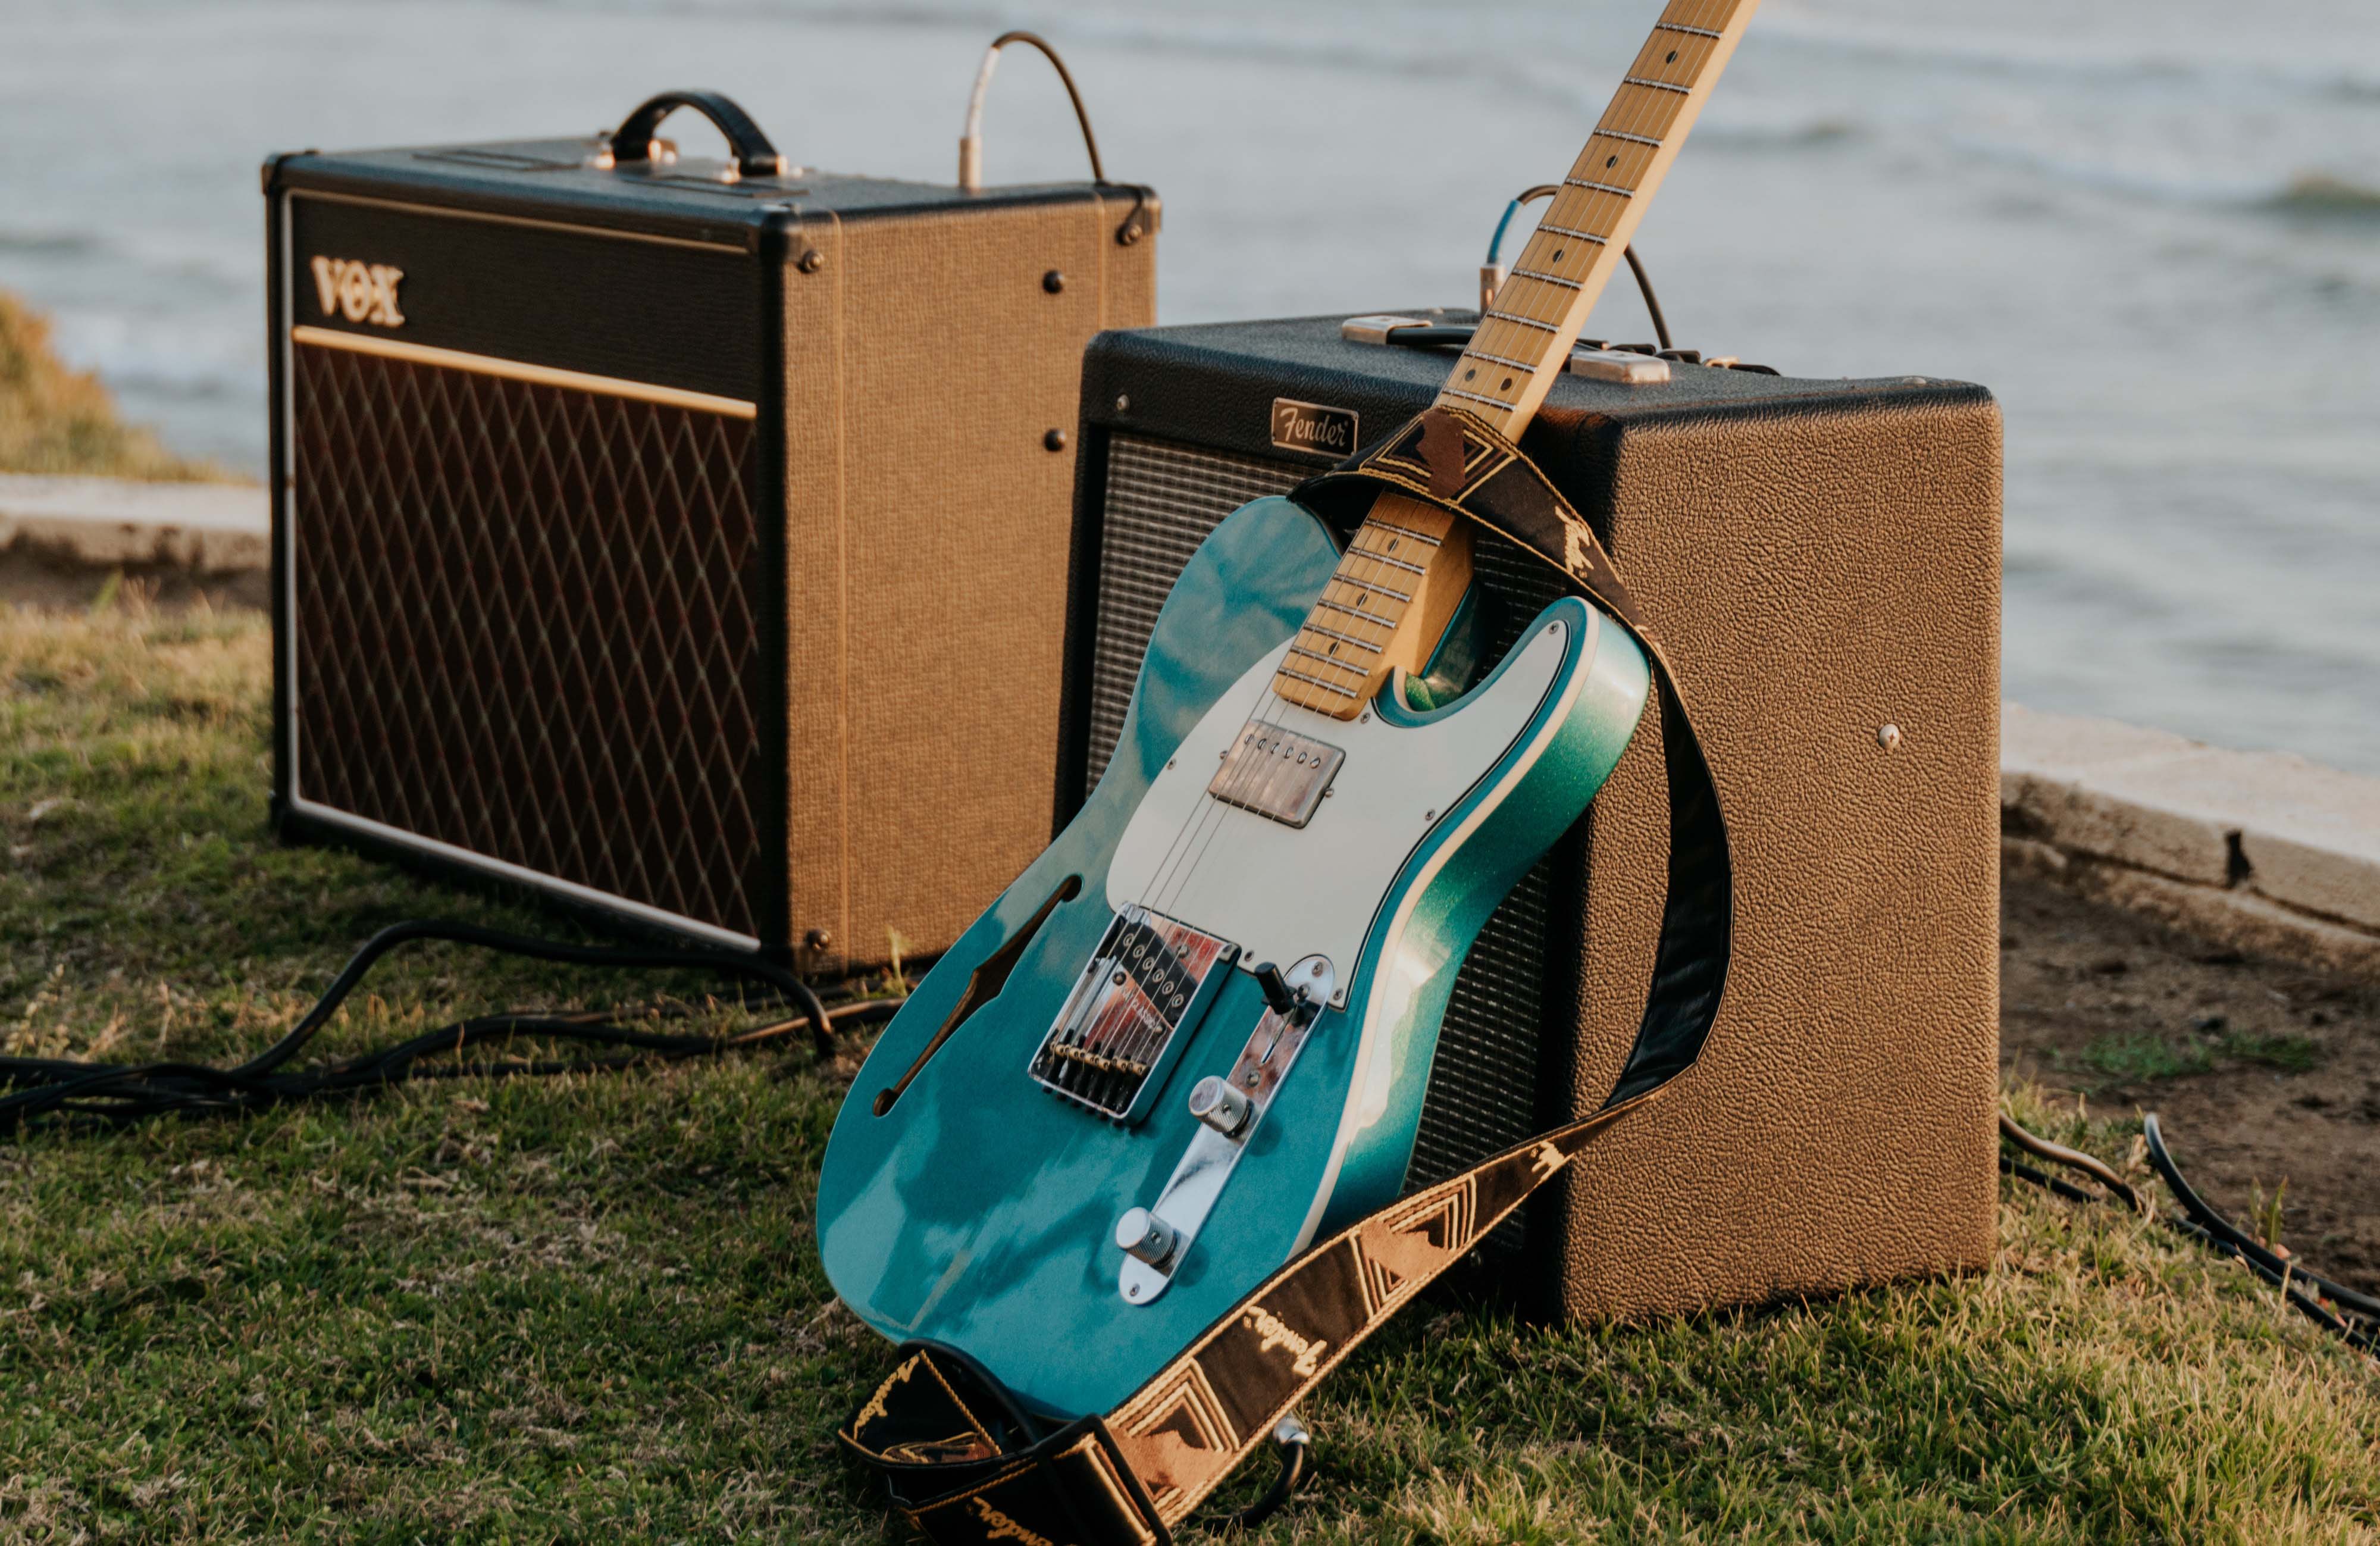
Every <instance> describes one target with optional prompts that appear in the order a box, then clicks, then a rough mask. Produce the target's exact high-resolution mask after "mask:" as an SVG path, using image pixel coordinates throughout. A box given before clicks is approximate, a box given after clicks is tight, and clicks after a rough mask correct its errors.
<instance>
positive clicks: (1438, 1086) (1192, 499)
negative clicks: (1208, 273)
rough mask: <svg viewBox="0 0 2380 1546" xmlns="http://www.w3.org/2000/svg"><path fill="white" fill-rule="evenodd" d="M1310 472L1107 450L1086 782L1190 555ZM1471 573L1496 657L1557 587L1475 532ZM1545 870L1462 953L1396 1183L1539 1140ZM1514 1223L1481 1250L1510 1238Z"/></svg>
mask: <svg viewBox="0 0 2380 1546" xmlns="http://www.w3.org/2000/svg"><path fill="white" fill-rule="evenodd" d="M1312 470H1313V468H1312V466H1311V465H1310V464H1305V465H1293V464H1290V463H1287V462H1276V461H1268V460H1264V459H1261V458H1258V457H1254V456H1236V455H1233V454H1231V453H1228V452H1221V451H1209V450H1206V449H1203V448H1200V447H1194V446H1186V445H1182V444H1174V443H1171V442H1166V441H1160V440H1152V439H1148V438H1146V437H1143V436H1138V435H1123V434H1119V435H1116V436H1114V437H1113V438H1111V440H1110V441H1109V443H1108V472H1107V486H1106V488H1105V490H1104V491H1103V493H1104V496H1105V497H1104V500H1103V504H1102V511H1101V515H1102V526H1101V532H1100V543H1099V603H1098V607H1097V610H1096V613H1095V617H1094V623H1093V627H1094V643H1093V646H1092V648H1093V658H1092V664H1091V676H1090V692H1091V716H1090V780H1089V782H1096V781H1097V780H1098V778H1099V773H1101V772H1102V771H1103V770H1104V769H1105V768H1106V767H1107V762H1108V758H1109V756H1110V754H1111V753H1112V752H1113V751H1114V749H1115V744H1116V741H1117V739H1118V737H1119V736H1122V735H1123V716H1124V710H1125V708H1126V706H1127V705H1128V704H1129V703H1130V701H1131V698H1132V688H1133V682H1134V680H1135V677H1137V676H1138V675H1139V673H1140V662H1141V657H1142V656H1143V655H1144V654H1146V653H1147V650H1148V636H1149V634H1150V633H1151V632H1152V631H1153V630H1154V629H1155V628H1156V627H1157V614H1158V609H1159V608H1160V607H1161V606H1163V605H1164V603H1165V595H1166V592H1167V591H1168V590H1170V589H1172V584H1173V580H1174V578H1175V577H1176V576H1177V575H1179V574H1180V573H1181V572H1182V568H1183V566H1184V565H1185V564H1187V563H1188V562H1189V559H1190V554H1191V553H1192V551H1193V550H1195V549H1196V547H1197V545H1198V543H1199V542H1201V541H1203V540H1204V539H1205V537H1206V536H1207V534H1208V532H1209V531H1212V530H1214V529H1215V527H1216V526H1217V525H1218V524H1219V523H1220V521H1221V520H1222V518H1223V517H1225V516H1227V515H1230V514H1231V513H1232V512H1233V510H1235V509H1237V508H1239V507H1240V506H1241V505H1245V504H1246V503H1247V502H1248V501H1249V500H1251V499H1257V498H1260V497H1262V496H1263V495H1265V494H1269V493H1286V492H1287V491H1288V490H1289V489H1290V488H1291V487H1292V486H1293V485H1294V484H1295V483H1297V482H1298V481H1301V480H1302V479H1304V478H1305V477H1306V476H1307V475H1308V474H1309V473H1310V472H1311V471H1312ZM1475 568H1476V572H1477V574H1478V576H1479V578H1480V579H1481V581H1482V583H1483V584H1484V587H1485V590H1486V592H1487V594H1488V597H1489V598H1491V600H1492V602H1493V603H1494V611H1493V613H1492V616H1493V619H1494V624H1495V627H1494V638H1495V642H1494V651H1495V652H1496V654H1497V655H1501V654H1502V653H1503V652H1504V651H1507V650H1509V649H1511V648H1512V644H1513V643H1514V641H1516V640H1517V639H1519V638H1520V634H1521V630H1522V628H1523V627H1525V626H1526V625H1527V623H1528V622H1529V620H1530V619H1531V618H1533V617H1534V616H1536V614H1537V613H1538V611H1539V610H1541V609H1542V608H1543V607H1544V606H1545V605H1546V604H1547V603H1549V602H1551V601H1553V600H1554V599H1555V598H1556V597H1557V596H1559V595H1560V594H1561V582H1560V579H1559V578H1557V577H1555V575H1554V574H1553V572H1552V571H1551V570H1550V569H1548V568H1547V567H1546V566H1544V565H1543V564H1541V563H1537V562H1535V561H1533V560H1532V559H1530V558H1529V557H1528V556H1527V555H1526V554H1523V553H1522V552H1521V551H1520V550H1519V549H1518V548H1517V547H1515V546H1513V544H1512V543H1511V542H1506V541H1505V540H1504V539H1503V538H1500V537H1498V536H1495V535H1494V534H1492V533H1484V532H1483V533H1481V536H1480V541H1479V542H1478V545H1477V556H1476V560H1475ZM1549 873H1550V866H1549V861H1540V862H1539V863H1538V865H1537V866H1536V868H1535V869H1533V870H1530V871H1529V873H1528V874H1527V875H1526V876H1524V878H1523V879H1522V881H1521V883H1520V884H1519V885H1517V886H1515V887H1514V888H1513V890H1512V895H1510V896H1509V897H1507V898H1506V899H1505V901H1504V903H1503V905H1502V906H1501V907H1498V908H1497V909H1496V912H1495V915H1494V916H1493V917H1492V918H1490V919H1488V926H1487V927H1486V928H1485V929H1483V930H1482V931H1480V934H1479V939H1478V942H1477V943H1475V944H1474V945H1473V946H1472V948H1471V955H1470V956H1469V958H1468V959H1467V960H1465V961H1464V963H1463V970H1462V973H1461V974H1460V975H1459V976H1457V977H1456V979H1455V982H1454V992H1453V995H1452V997H1451V1000H1450V1001H1449V1003H1448V1005H1447V1012H1446V1022H1445V1025H1444V1027H1443V1028H1442V1029H1441V1030H1440V1031H1439V1043H1438V1055H1437V1059H1436V1061H1435V1063H1434V1064H1433V1065H1432V1067H1431V1071H1430V1077H1429V1091H1428V1094H1427V1098H1426V1100H1425V1102H1424V1105H1423V1109H1422V1118H1421V1130H1420V1132H1419V1133H1418V1134H1417V1135H1416V1138H1415V1149H1414V1160H1413V1169H1412V1173H1411V1175H1409V1176H1408V1177H1407V1185H1408V1187H1422V1186H1427V1185H1428V1184H1430V1183H1431V1182H1434V1181H1439V1180H1443V1179H1444V1178H1445V1177H1447V1176H1449V1175H1454V1174H1455V1173H1457V1172H1458V1171H1461V1170H1463V1169H1465V1168H1467V1167H1469V1166H1470V1165H1472V1164H1474V1163H1476V1162H1477V1161H1479V1160H1482V1159H1484V1158H1486V1157H1487V1156H1488V1155H1489V1154H1493V1153H1496V1152H1498V1151H1499V1150H1504V1149H1508V1148H1510V1147H1512V1145H1513V1144H1516V1143H1518V1142H1520V1141H1521V1140H1522V1139H1524V1138H1527V1137H1528V1136H1529V1135H1530V1134H1532V1133H1534V1132H1536V1131H1537V1129H1538V1126H1539V1122H1538V1118H1539V1112H1538V1109H1537V1100H1536V1083H1537V1035H1538V1026H1539V1011H1540V1003H1539V1000H1540V996H1541V993H1542V992H1543V979H1544V960H1545V932H1546V919H1547V910H1548V886H1549ZM1519 1223H1520V1221H1518V1220H1515V1221H1513V1223H1511V1224H1507V1225H1506V1226H1505V1227H1504V1228H1503V1229H1500V1230H1499V1231H1497V1233H1496V1235H1495V1236H1492V1237H1491V1238H1490V1240H1489V1245H1490V1246H1491V1248H1511V1247H1512V1246H1514V1245H1516V1244H1517V1243H1518V1241H1519V1231H1518V1227H1517V1226H1518V1224H1519Z"/></svg>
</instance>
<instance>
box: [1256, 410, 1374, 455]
mask: <svg viewBox="0 0 2380 1546" xmlns="http://www.w3.org/2000/svg"><path fill="white" fill-rule="evenodd" d="M1272 443H1273V444H1275V445H1278V446H1280V447H1281V449H1282V450H1284V451H1305V452H1308V453H1311V454H1312V455H1314V456H1332V457H1337V456H1354V454H1355V414H1354V409H1352V408H1325V407H1323V406H1322V405H1321V404H1320V403H1301V402H1297V401H1295V400H1294V399H1293V398H1289V397H1275V398H1274V399H1273V400H1272Z"/></svg>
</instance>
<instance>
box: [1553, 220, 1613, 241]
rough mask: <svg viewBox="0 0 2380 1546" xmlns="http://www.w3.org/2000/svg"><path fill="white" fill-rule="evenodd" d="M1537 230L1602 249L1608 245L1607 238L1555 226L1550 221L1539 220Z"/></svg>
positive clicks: (1588, 232) (1589, 232) (1565, 226)
mask: <svg viewBox="0 0 2380 1546" xmlns="http://www.w3.org/2000/svg"><path fill="white" fill-rule="evenodd" d="M1537 229H1538V230H1540V231H1551V232H1552V233H1553V234H1554V235H1556V236H1558V237H1570V238H1571V239H1572V240H1573V241H1591V242H1593V243H1595V245H1596V246H1597V247H1603V246H1606V245H1608V244H1609V243H1608V241H1607V238H1605V237H1598V236H1597V235H1596V234H1595V233H1594V232H1593V231H1574V230H1573V229H1571V227H1569V226H1567V225H1555V224H1554V223H1553V222H1552V221H1550V220H1541V221H1539V222H1537Z"/></svg>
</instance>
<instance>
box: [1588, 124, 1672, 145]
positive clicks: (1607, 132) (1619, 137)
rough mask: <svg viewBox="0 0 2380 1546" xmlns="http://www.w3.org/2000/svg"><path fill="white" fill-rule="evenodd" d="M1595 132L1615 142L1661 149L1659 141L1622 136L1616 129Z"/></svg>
mask: <svg viewBox="0 0 2380 1546" xmlns="http://www.w3.org/2000/svg"><path fill="white" fill-rule="evenodd" d="M1595 132H1596V133H1597V134H1602V135H1608V136H1609V137H1610V138H1612V139H1614V140H1632V141H1633V142H1634V143H1636V144H1639V145H1650V146H1652V147H1653V148H1654V149H1655V150H1657V151H1658V150H1659V149H1660V148H1661V142H1660V141H1659V140H1648V139H1646V138H1645V136H1644V135H1641V134H1622V133H1621V132H1620V131H1619V130H1618V129H1616V128H1599V129H1597V130H1596V131H1595Z"/></svg>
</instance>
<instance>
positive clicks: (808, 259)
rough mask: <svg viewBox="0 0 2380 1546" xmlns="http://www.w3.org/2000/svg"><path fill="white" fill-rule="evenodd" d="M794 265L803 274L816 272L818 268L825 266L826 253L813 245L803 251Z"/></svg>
mask: <svg viewBox="0 0 2380 1546" xmlns="http://www.w3.org/2000/svg"><path fill="white" fill-rule="evenodd" d="M794 266H795V268H797V269H800V270H801V271H802V272H803V273H804V274H816V273H817V272H818V271H819V270H820V269H822V268H824V267H826V254H825V253H823V252H821V251H820V250H818V249H817V248H815V247H813V248H811V249H810V250H808V251H807V252H805V253H803V254H802V255H801V258H800V259H799V261H797V262H795V264H794Z"/></svg>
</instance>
